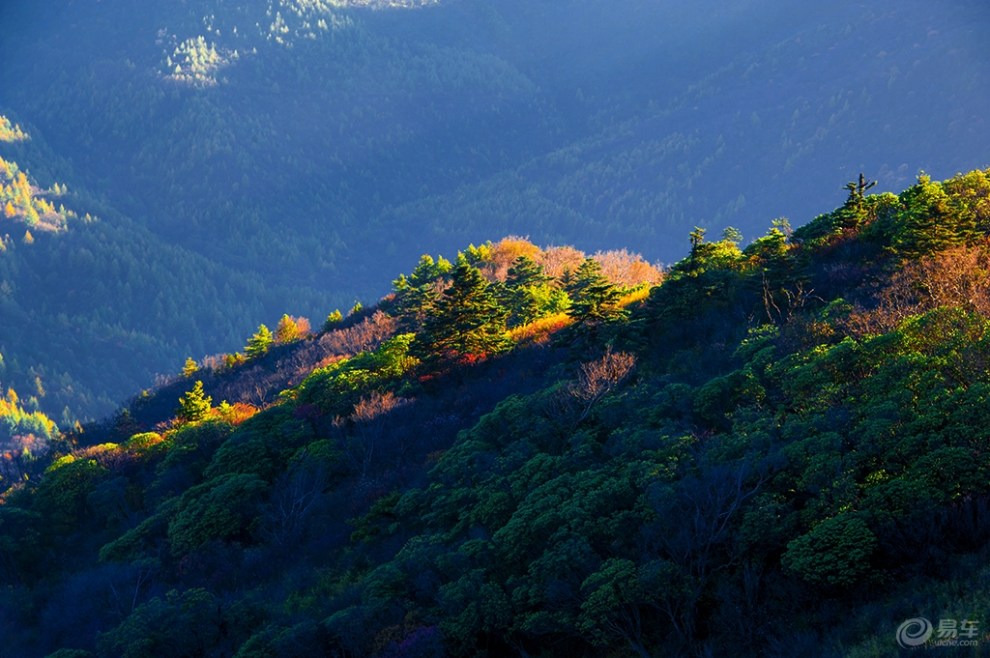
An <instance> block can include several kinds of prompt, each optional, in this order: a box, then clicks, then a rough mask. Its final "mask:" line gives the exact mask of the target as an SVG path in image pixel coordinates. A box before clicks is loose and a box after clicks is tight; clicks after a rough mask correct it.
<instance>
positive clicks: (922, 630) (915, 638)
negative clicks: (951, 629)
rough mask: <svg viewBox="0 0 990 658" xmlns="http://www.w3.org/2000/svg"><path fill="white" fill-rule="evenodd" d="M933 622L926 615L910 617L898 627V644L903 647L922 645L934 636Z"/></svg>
mask: <svg viewBox="0 0 990 658" xmlns="http://www.w3.org/2000/svg"><path fill="white" fill-rule="evenodd" d="M933 630H935V629H934V628H933V627H932V623H931V622H930V621H928V620H927V619H925V618H924V617H914V618H913V619H908V620H907V621H905V622H904V623H903V624H901V625H900V626H898V627H897V644H899V645H901V648H902V649H909V648H911V647H920V646H921V645H922V644H924V643H925V642H927V641H928V640H929V638H931V636H932V631H933Z"/></svg>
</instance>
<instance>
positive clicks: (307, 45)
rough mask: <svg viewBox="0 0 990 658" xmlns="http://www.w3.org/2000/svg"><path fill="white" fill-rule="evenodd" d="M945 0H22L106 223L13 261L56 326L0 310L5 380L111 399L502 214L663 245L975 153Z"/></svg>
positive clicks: (593, 238)
mask: <svg viewBox="0 0 990 658" xmlns="http://www.w3.org/2000/svg"><path fill="white" fill-rule="evenodd" d="M953 7H954V9H953V11H951V12H947V11H943V10H942V9H941V8H940V7H936V6H933V5H931V3H925V2H922V1H921V0H909V1H908V2H904V1H902V0H898V1H896V2H895V1H893V0H884V1H883V2H877V3H869V5H868V6H864V5H862V3H858V2H853V1H851V0H849V1H843V2H837V3H828V4H826V5H822V6H816V7H814V8H811V9H809V8H808V7H807V6H806V3H803V4H799V3H797V2H796V1H793V0H775V1H774V2H752V1H749V0H740V1H738V2H730V3H724V2H718V3H716V2H708V1H706V2H701V3H698V2H696V3H680V2H672V1H668V0H661V1H659V2H655V1H652V0H651V1H649V2H647V1H645V0H622V1H620V2H611V1H610V2H606V1H604V0H573V1H570V2H566V3H561V2H551V1H550V0H538V1H533V0H507V1H505V2H500V3H497V4H492V3H490V2H486V1H483V0H455V1H450V2H436V3H430V2H336V1H334V2H329V1H323V0H320V1H316V0H305V1H303V0H240V1H237V2H233V1H232V0H223V1H220V0H188V1H186V2H183V3H159V4H156V5H154V6H149V5H148V3H141V2H137V1H136V0H102V1H101V2H98V3H91V2H69V3H36V2H29V1H28V0H9V1H8V2H4V3H2V6H0V59H2V61H3V62H4V66H3V67H2V69H0V89H2V90H3V93H2V97H0V106H2V107H0V113H3V114H5V115H6V116H8V117H10V118H11V119H12V120H14V121H15V122H16V123H18V124H19V125H21V126H22V127H23V130H24V131H25V132H27V133H28V134H30V135H31V137H32V140H31V141H30V142H28V143H25V144H20V145H18V146H17V148H18V149H21V151H22V152H19V153H18V154H17V157H15V158H14V160H15V161H16V162H17V163H18V165H19V166H20V167H21V169H23V170H28V171H30V172H32V173H33V174H34V175H35V176H37V177H38V178H39V179H42V180H46V181H47V180H48V176H47V175H46V174H47V173H48V172H50V173H51V179H50V180H51V182H45V183H44V184H45V185H50V184H51V183H52V182H54V181H58V182H60V183H62V184H68V187H69V190H70V192H71V194H72V195H73V196H74V200H76V202H77V204H79V206H78V207H77V206H73V205H71V204H66V205H67V206H68V207H70V208H72V209H75V210H76V211H77V212H82V213H85V212H91V213H93V214H96V215H98V216H99V217H100V218H101V220H102V221H101V222H98V223H95V224H94V225H92V226H86V227H83V228H80V229H79V230H78V231H76V232H74V234H72V235H70V236H69V238H68V239H66V240H60V241H57V242H50V243H49V244H46V245H40V248H36V249H35V250H33V251H32V253H30V254H25V253H21V254H19V255H18V256H17V257H16V258H9V259H7V263H6V264H4V265H2V267H4V268H6V272H5V273H4V280H5V281H7V282H9V283H10V285H12V286H13V288H14V294H13V300H12V301H11V304H13V305H16V307H17V308H18V309H20V310H19V311H18V312H17V314H16V315H14V314H12V315H10V317H17V318H23V317H25V315H28V316H30V317H31V321H32V323H34V324H35V325H36V326H39V327H43V328H45V329H44V330H43V331H42V332H40V333H39V334H38V336H37V338H33V337H32V336H31V335H28V334H27V333H25V332H23V331H21V329H20V327H21V326H22V323H21V322H20V321H18V322H15V323H12V324H13V327H12V329H10V330H8V329H7V327H3V329H4V332H3V333H4V334H5V335H4V337H3V351H4V354H5V356H6V357H7V360H8V362H10V363H13V362H15V361H16V362H17V363H18V364H19V366H18V369H19V371H21V372H23V373H25V375H24V376H23V377H20V376H19V377H17V378H16V380H10V379H9V378H10V375H7V376H5V378H4V383H5V384H6V385H11V384H12V385H15V387H16V388H18V389H26V388H27V387H28V386H30V385H31V383H32V382H33V380H34V377H35V376H41V378H42V381H43V383H44V384H45V386H46V389H47V391H48V396H47V397H46V398H44V399H42V400H41V401H40V402H41V405H42V408H43V409H44V410H45V411H46V412H47V413H48V414H50V415H52V416H53V417H57V418H62V417H63V416H64V417H65V418H66V419H67V420H73V419H75V418H77V417H81V418H84V419H85V418H95V417H98V416H100V415H103V414H105V413H109V412H110V411H111V410H112V409H113V408H114V406H115V404H116V403H118V402H119V401H120V400H121V399H122V398H123V397H124V396H125V395H126V394H128V393H129V392H131V391H133V390H136V389H139V388H146V387H148V386H150V385H151V383H152V382H153V380H154V379H153V378H154V375H155V374H156V373H170V372H174V371H175V370H176V369H177V368H178V367H179V366H180V364H181V362H182V359H183V358H185V356H187V355H189V354H197V355H198V354H205V353H212V352H222V351H230V350H232V349H235V348H236V347H237V346H238V345H239V344H240V341H241V340H242V339H243V337H244V336H246V335H247V334H248V333H249V332H250V331H251V330H252V328H253V327H254V326H256V325H257V323H258V321H259V320H261V319H266V321H268V322H269V323H272V322H274V320H275V319H276V318H278V317H280V316H281V314H283V313H286V312H288V313H291V314H293V315H301V316H306V317H309V318H311V319H316V320H318V319H319V316H320V315H322V314H324V313H325V312H326V310H325V309H326V307H328V306H329V307H340V308H349V307H350V306H351V305H352V304H353V303H354V302H355V301H356V300H357V299H363V300H367V299H375V298H377V297H378V296H380V295H381V294H382V293H383V292H384V291H385V290H387V288H388V284H389V282H390V280H391V279H392V278H393V277H394V276H395V275H396V274H397V272H393V271H387V268H382V267H380V263H382V262H406V261H412V260H414V259H415V258H416V257H417V256H418V255H419V254H420V253H423V252H426V251H429V252H437V251H441V252H444V253H452V252H453V251H455V250H456V249H458V248H460V247H462V246H463V245H464V244H469V243H472V242H473V243H478V242H482V241H484V240H486V239H490V238H491V237H492V236H493V235H495V236H497V235H511V234H519V235H527V236H529V237H530V238H531V239H532V240H533V241H534V242H536V243H538V244H574V245H575V246H577V247H578V248H581V249H584V250H586V251H594V250H597V249H615V248H621V247H623V246H626V245H630V244H635V245H637V248H638V249H639V250H641V251H642V252H643V253H644V255H645V256H646V258H647V259H648V260H649V261H651V262H655V261H657V260H664V261H672V260H675V259H677V258H679V257H680V253H681V252H680V245H681V243H682V236H683V235H684V233H685V232H686V231H688V230H690V228H691V227H692V226H694V225H699V226H702V227H706V228H710V229H712V230H718V229H719V228H720V227H722V226H725V225H733V226H737V227H739V228H740V229H741V230H742V232H743V234H744V235H745V236H746V238H747V239H748V238H751V237H752V236H755V235H758V234H760V233H761V232H762V231H763V228H764V227H763V223H764V220H765V218H766V217H769V216H770V215H771V214H774V213H776V214H780V215H784V216H787V217H790V218H791V219H792V220H793V221H794V222H795V223H800V222H803V221H805V220H806V219H807V218H809V217H810V216H811V215H812V214H813V213H814V212H815V211H816V207H815V205H814V204H813V202H812V201H811V200H812V199H818V198H824V197H826V196H827V195H828V194H829V193H830V192H831V188H832V186H833V185H834V181H835V180H842V179H843V178H844V177H845V176H847V175H848V172H850V171H860V170H864V171H871V172H875V177H876V178H877V179H878V180H879V186H880V187H879V188H878V189H888V190H898V189H901V188H902V187H903V186H905V185H907V184H909V183H910V181H911V180H912V177H913V176H914V174H915V173H916V172H917V171H918V170H919V169H920V168H921V167H926V168H928V170H929V171H931V172H932V174H933V175H935V176H936V177H937V178H944V177H946V176H949V175H951V174H952V173H953V172H954V171H955V170H956V169H957V168H958V169H964V170H966V169H971V168H973V167H977V166H984V165H985V164H986V163H985V161H984V157H985V156H984V154H985V153H986V152H987V149H988V147H990V144H988V143H987V140H988V137H987V135H990V132H988V131H987V130H985V118H984V116H983V115H984V111H983V110H984V108H985V107H986V105H987V100H988V99H987V98H986V90H987V89H990V84H987V80H988V77H990V72H988V68H987V66H988V64H987V61H986V58H985V57H983V56H982V54H983V43H982V39H981V35H982V34H983V32H985V30H984V29H983V28H984V27H985V26H986V25H987V15H986V11H985V7H984V4H983V3H982V2H979V1H976V0H972V1H968V0H963V1H961V2H958V3H956V4H954V5H953ZM42 147H44V148H43V149H42ZM29 148H30V149H36V150H34V151H31V152H29V151H28V149H29ZM809 186H810V188H809ZM84 199H85V201H84ZM49 200H51V201H53V203H54V200H52V199H49ZM55 205H56V206H57V203H56V204H55ZM0 220H2V218H0ZM70 233H73V232H70ZM12 235H13V234H12ZM15 237H17V239H20V238H21V237H22V236H20V235H18V236H15ZM34 237H37V236H34ZM22 251H23V250H22ZM368 255H374V256H375V257H366V256H368ZM26 259H27V260H26ZM28 261H30V262H28ZM85 264H88V266H87V267H88V269H87V267H84V265H85ZM37 272H46V275H45V276H38V275H37V274H36V273H37ZM66 281H72V282H74V290H73V294H72V295H69V294H67V292H66V290H65V289H64V282H66ZM38 299H44V300H51V301H50V302H49V303H47V304H46V306H45V308H35V306H34V304H33V300H38ZM109 300H113V302H114V303H113V304H112V305H111V304H110V303H108V301H109ZM111 306H112V308H111ZM55 327H58V329H57V330H56V329H54V328H55ZM66 327H69V328H70V329H69V330H65V329H66ZM67 335H71V336H72V338H71V342H72V346H71V348H69V347H65V348H64V349H63V348H59V349H53V350H48V349H46V347H45V345H47V344H48V343H49V342H51V341H54V342H55V343H56V344H59V345H62V344H64V343H66V341H68V340H69V339H68V338H67ZM93 354H98V355H100V356H99V357H98V358H90V355H93ZM32 369H33V370H34V374H31V372H30V371H31V370H32Z"/></svg>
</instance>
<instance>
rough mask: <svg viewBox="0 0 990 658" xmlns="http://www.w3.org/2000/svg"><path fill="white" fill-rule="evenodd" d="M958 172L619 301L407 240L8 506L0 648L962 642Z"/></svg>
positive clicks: (988, 500)
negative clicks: (303, 319) (374, 267)
mask: <svg viewBox="0 0 990 658" xmlns="http://www.w3.org/2000/svg"><path fill="white" fill-rule="evenodd" d="M988 180H990V171H973V172H970V173H968V174H965V175H959V176H957V177H955V178H953V179H951V180H947V181H944V182H941V183H939V182H935V181H932V180H931V179H930V178H928V177H927V176H921V177H919V180H918V182H917V184H915V185H913V186H911V187H909V188H908V189H906V190H905V191H904V192H902V193H901V194H900V195H896V196H895V195H893V194H889V193H886V194H880V195H866V194H862V196H861V197H859V196H857V195H856V194H851V195H850V199H848V200H847V201H846V203H845V204H843V206H841V207H839V208H837V209H836V210H835V211H833V212H830V213H826V214H823V215H820V216H819V217H817V218H816V219H815V220H814V221H813V222H811V223H810V224H808V225H806V226H803V227H801V228H799V229H797V230H795V231H791V229H790V227H789V226H787V224H786V223H783V222H775V225H774V226H773V227H772V228H771V229H770V230H769V231H768V233H767V234H766V235H765V236H763V237H761V238H759V239H757V240H755V241H754V242H752V243H751V244H750V245H749V246H747V247H746V248H745V249H740V248H739V245H738V235H737V234H736V232H734V231H732V230H726V231H725V234H724V237H723V239H722V240H719V241H715V242H709V241H706V240H705V236H704V232H703V231H695V232H694V233H692V235H691V236H690V244H691V251H690V253H689V254H688V256H687V257H685V258H684V259H683V260H682V261H680V262H679V263H678V264H676V265H675V266H674V267H672V268H671V269H670V270H669V272H667V275H666V278H665V279H664V280H663V281H662V283H660V284H659V285H655V286H653V287H652V288H650V289H649V294H648V296H647V295H646V294H645V293H643V292H637V290H639V291H644V290H646V289H645V288H639V289H636V288H628V287H622V286H621V285H617V284H616V283H615V282H614V278H613V279H611V280H610V279H608V278H605V277H604V276H603V274H602V271H604V269H605V268H604V265H603V263H608V262H609V259H608V258H605V257H604V256H598V257H597V258H595V259H594V261H593V262H594V263H595V265H590V264H589V261H588V260H587V259H585V258H584V256H583V254H580V253H579V252H578V253H577V254H574V255H571V256H569V257H568V259H567V260H568V262H569V263H570V265H568V266H567V267H563V268H561V270H560V272H557V271H556V270H555V268H556V265H555V264H556V263H559V262H560V261H561V257H562V252H561V251H560V249H545V250H544V249H539V248H537V247H535V246H533V245H531V244H528V243H525V242H524V241H521V240H518V239H515V238H512V239H506V240H503V241H501V242H498V243H495V244H486V245H483V246H481V247H470V248H468V249H467V250H465V251H464V252H462V253H461V254H459V256H458V258H457V261H456V263H457V265H456V266H452V265H451V263H450V262H448V261H446V260H444V259H436V260H434V259H433V258H431V257H426V256H424V257H423V258H422V259H421V260H420V262H419V265H418V266H417V267H416V270H415V272H413V273H412V274H410V275H408V276H402V277H399V278H398V279H397V280H396V282H395V284H394V292H393V294H391V295H389V296H387V297H386V298H384V299H383V300H382V302H381V303H380V304H379V305H378V306H377V307H376V308H374V309H369V310H367V311H363V310H362V311H358V312H356V313H354V314H352V315H351V316H350V317H348V318H347V319H340V320H339V321H337V322H334V323H330V325H329V326H328V328H327V330H326V331H325V332H323V333H321V334H320V335H318V336H312V337H308V338H302V339H300V340H294V341H292V342H288V343H281V344H278V345H274V344H273V345H270V346H269V348H268V350H267V351H266V352H265V353H263V354H258V355H256V356H254V357H252V358H251V359H247V360H243V361H241V362H239V363H237V364H235V365H233V366H220V365H217V366H215V367H214V366H210V367H205V368H200V369H199V370H197V371H196V372H195V377H196V378H197V379H196V382H195V383H194V384H192V388H191V389H190V381H189V379H182V380H180V381H178V382H176V383H175V384H174V385H170V386H168V387H164V388H162V389H160V390H159V391H156V392H153V393H150V394H149V395H148V396H146V397H145V398H143V399H140V400H138V401H137V402H135V404H134V405H133V406H132V407H131V408H130V409H128V410H127V412H126V413H121V414H120V415H118V417H117V418H116V419H115V421H114V422H113V423H110V424H107V425H104V426H99V427H91V428H89V429H88V430H87V431H86V432H85V433H83V434H76V435H72V436H67V437H65V438H64V440H63V443H62V444H61V447H60V448H59V451H58V453H57V454H56V455H55V456H53V457H51V458H49V459H48V460H46V462H45V463H46V464H47V466H46V468H45V472H44V473H37V474H36V475H33V476H32V477H31V478H30V479H29V480H28V481H27V482H26V483H23V484H19V485H18V486H16V487H13V488H11V489H10V490H8V491H7V492H6V493H5V494H4V504H3V505H0V587H2V593H3V596H0V623H2V625H3V626H2V630H3V634H4V638H5V647H6V648H7V650H9V651H10V652H13V653H15V654H16V655H23V656H34V655H37V656H44V655H46V654H49V653H50V652H53V651H56V650H61V651H63V653H64V652H67V651H76V652H78V653H77V654H71V655H91V656H144V655H151V654H154V655H157V656H187V655H210V656H241V657H244V656H276V655H278V656H291V655H327V656H342V657H343V656H354V655H369V656H381V657H386V656H387V657H390V658H391V657H396V656H435V655H449V656H483V655H489V656H501V655H515V654H526V655H531V656H537V655H542V656H549V655H573V656H599V655H613V656H627V655H628V656H646V655H685V656H686V655H705V654H709V655H739V656H789V657H790V656H802V655H806V656H822V655H829V656H831V655H834V656H839V655H844V656H846V655H851V656H896V655H899V653H898V652H899V651H900V649H899V648H898V645H897V643H896V641H895V629H896V628H897V626H898V625H899V624H900V623H901V622H902V621H904V620H905V619H909V618H913V617H917V616H919V615H921V616H926V617H929V618H932V619H938V618H951V619H969V620H978V621H979V623H980V624H984V623H987V620H988V615H990V600H988V599H987V595H986V588H985V584H986V582H987V580H988V578H990V572H988V570H987V568H986V566H985V565H986V560H987V558H988V557H990V555H988V553H987V548H986V546H987V542H988V540H990V523H988V520H987V519H988V518H990V517H988V516H987V514H988V510H990V453H988V451H987V440H988V438H990V435H988V427H990V417H988V412H987V410H988V409H990V406H988V403H990V293H988V290H990V287H988V286H987V285H985V284H986V282H987V279H988V276H990V275H988V274H987V273H988V272H990V268H988V267H987V263H990V235H988V231H987V228H988V226H990V225H988V223H987V220H988V219H990V214H988V212H987V211H988V209H990V185H988ZM854 186H855V184H854ZM856 189H857V190H858V189H859V188H856ZM860 191H861V192H865V189H864V190H860ZM852 214H855V216H856V220H855V221H851V220H850V216H851V215H852ZM933 216H937V218H938V223H937V226H938V227H939V228H938V230H937V231H935V230H934V229H933V228H932V227H933V223H932V222H931V221H929V220H930V219H931V217H933ZM933 236H934V237H937V238H938V239H937V240H933V239H932V238H933ZM946 236H948V237H946ZM520 252H525V253H526V254H527V255H526V256H525V257H521V256H520ZM625 262H626V265H627V269H629V270H632V269H635V268H636V267H637V265H636V263H637V261H636V260H635V259H633V258H628V259H627V260H626V261H625ZM551 272H553V273H551ZM581 281H586V282H588V283H587V284H584V285H579V282H581ZM520 286H532V287H535V288H539V287H542V286H548V287H549V288H551V289H552V290H553V291H554V294H548V295H544V296H539V295H533V296H532V298H531V300H530V301H532V300H536V299H540V300H543V301H541V302H539V303H537V304H536V305H535V306H531V305H530V304H528V303H527V304H519V303H518V300H519V298H518V297H517V296H516V295H515V294H512V290H513V288H518V287H520ZM561 299H563V300H565V301H564V302H561ZM601 299H607V300H610V301H609V304H614V306H615V308H616V309H617V310H620V311H622V312H621V313H620V312H616V313H608V314H605V315H592V314H591V313H592V310H594V309H596V308H600V307H596V306H595V300H601ZM634 300H640V301H634ZM561 307H565V308H569V309H578V310H576V311H573V310H572V311H570V313H567V312H564V311H561V310H560V308H561ZM589 309H591V310H589ZM441 320H442V321H441ZM506 327H510V328H509V329H506ZM454 328H456V329H454ZM496 338H497V340H496ZM492 341H495V342H492ZM432 349H436V350H439V353H436V352H432V351H431V350H432ZM268 368H271V369H272V370H271V371H269V370H268ZM283 371H288V372H289V373H291V374H290V375H289V376H288V377H289V378H288V379H284V380H281V379H277V378H275V377H276V376H277V375H278V373H281V372H283ZM301 372H304V373H305V375H304V376H302V375H301V374H300V373H301ZM201 376H202V379H200V377H201ZM292 378H296V379H292ZM292 382H295V383H292ZM238 386H239V388H238ZM265 387H271V388H272V389H277V390H279V391H280V393H279V394H278V395H277V396H275V395H266V396H265V397H266V398H267V400H268V401H267V402H264V403H263V404H261V405H259V406H258V407H252V406H249V405H247V404H245V400H244V399H235V398H232V397H231V398H229V399H235V402H234V404H230V403H228V402H226V401H224V402H221V404H220V405H218V406H213V405H212V404H210V402H209V401H207V398H206V396H207V395H210V396H212V397H214V398H219V395H220V394H221V392H223V395H224V396H229V395H230V394H232V393H237V392H238V391H240V395H243V396H248V395H249V394H250V393H249V391H250V390H251V389H252V388H253V389H256V390H257V389H264V388H265ZM180 396H181V397H182V405H181V406H182V409H183V411H182V413H181V414H180V416H183V417H180V418H171V415H172V412H173V410H174V408H175V404H176V400H177V399H178V398H179V397H180ZM166 402H168V403H169V404H170V405H171V407H170V408H168V409H166V410H165V411H164V412H163V413H162V414H160V415H158V416H157V417H156V416H155V414H153V413H151V410H153V409H156V408H160V406H161V405H159V403H162V404H164V403H166ZM156 405H159V406H156ZM194 416H195V417H194ZM94 441H113V443H99V444H96V445H91V444H92V443H93V442H94Z"/></svg>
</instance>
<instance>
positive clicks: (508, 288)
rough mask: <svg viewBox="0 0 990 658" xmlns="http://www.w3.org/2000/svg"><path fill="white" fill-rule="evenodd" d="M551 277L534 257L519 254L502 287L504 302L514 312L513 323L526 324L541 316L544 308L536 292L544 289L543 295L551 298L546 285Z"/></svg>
mask: <svg viewBox="0 0 990 658" xmlns="http://www.w3.org/2000/svg"><path fill="white" fill-rule="evenodd" d="M550 281H551V278H550V277H549V276H547V275H546V274H545V273H544V272H543V268H542V267H540V266H539V264H537V263H536V262H535V261H533V259H532V258H529V257H528V256H519V257H518V258H516V260H515V261H514V262H513V264H512V267H510V268H509V272H508V275H507V276H506V279H505V285H504V287H503V288H502V295H501V298H502V300H503V304H504V305H505V306H506V308H508V310H509V311H510V312H511V314H512V320H513V324H526V323H527V322H532V321H533V320H535V319H536V318H538V317H540V314H541V312H542V311H543V309H542V308H541V307H540V303H539V301H538V299H537V296H536V294H534V293H537V292H539V291H541V290H542V291H543V292H544V293H545V294H544V295H543V297H545V298H549V296H550V295H549V294H548V291H547V290H546V287H547V286H548V284H549V282H550Z"/></svg>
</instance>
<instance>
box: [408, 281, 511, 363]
mask: <svg viewBox="0 0 990 658" xmlns="http://www.w3.org/2000/svg"><path fill="white" fill-rule="evenodd" d="M507 317H508V312H507V311H506V310H505V308H503V307H502V306H501V305H500V304H499V303H498V301H497V300H496V299H495V296H494V295H493V294H492V293H491V291H490V289H489V285H488V282H487V281H485V278H484V277H483V276H482V274H481V272H480V271H479V270H478V268H476V267H473V266H471V265H469V264H467V263H462V264H460V265H458V266H457V269H456V270H454V275H453V278H452V280H451V285H450V287H449V288H448V289H447V290H446V291H444V293H443V295H441V297H440V299H439V300H438V301H437V303H436V309H435V310H434V312H433V313H432V314H431V315H429V316H428V317H427V318H426V323H425V327H424V330H423V333H422V334H421V336H420V337H419V338H418V339H417V341H418V343H419V346H418V351H419V352H420V355H421V357H422V358H423V359H424V360H430V359H436V358H442V357H463V356H471V355H473V356H487V355H490V354H495V353H498V352H501V351H503V350H505V349H506V348H507V347H508V345H509V343H508V339H507V338H506V337H505V322H506V318H507Z"/></svg>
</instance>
